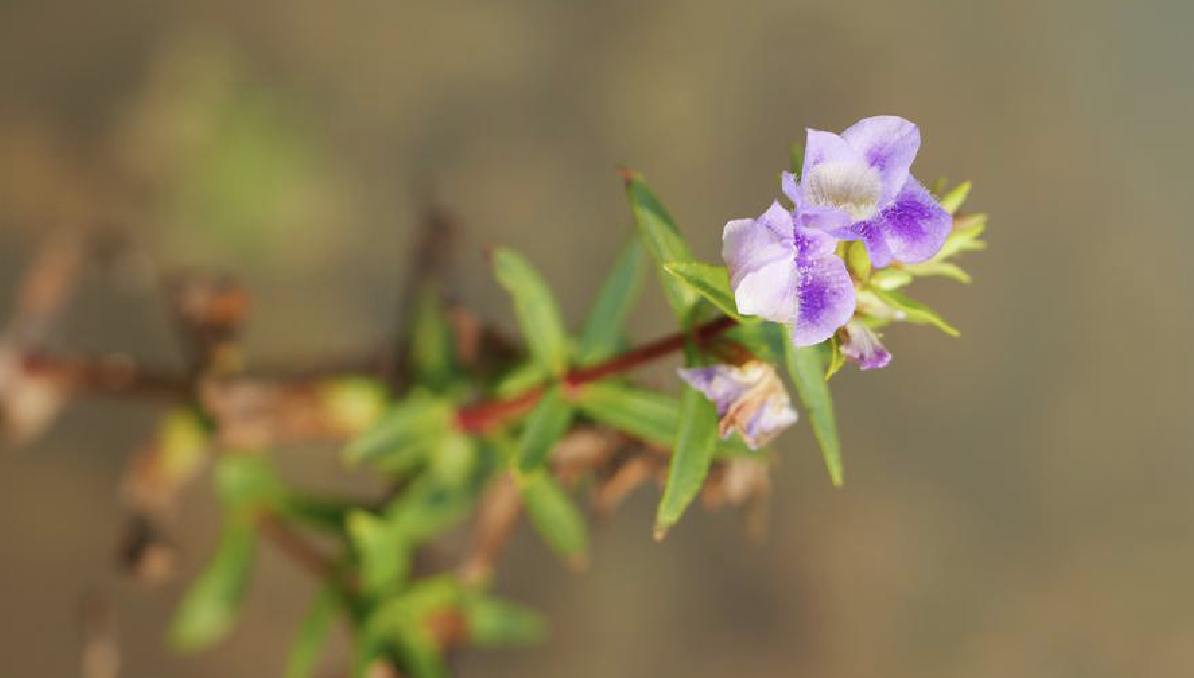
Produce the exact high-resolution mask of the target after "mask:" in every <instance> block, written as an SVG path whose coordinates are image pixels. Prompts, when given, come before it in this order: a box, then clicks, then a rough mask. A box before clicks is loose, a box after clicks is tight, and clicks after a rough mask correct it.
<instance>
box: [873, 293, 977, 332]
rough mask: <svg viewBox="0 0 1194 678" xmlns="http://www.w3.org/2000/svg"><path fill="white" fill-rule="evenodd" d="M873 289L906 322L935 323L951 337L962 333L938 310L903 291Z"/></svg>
mask: <svg viewBox="0 0 1194 678" xmlns="http://www.w3.org/2000/svg"><path fill="white" fill-rule="evenodd" d="M872 291H873V292H874V293H875V296H877V297H879V299H880V300H881V301H883V303H885V304H887V305H888V306H890V307H892V308H893V309H895V310H896V311H897V312H898V313H901V314H903V317H902V318H901V319H902V320H904V321H906V322H910V323H913V324H915V325H933V326H935V327H937V328H938V329H940V330H941V331H942V332H945V333H946V334H948V335H949V336H951V337H956V336H959V335H960V334H961V333H960V332H958V330H957V329H956V328H954V326H953V325H950V324H949V323H947V322H945V320H944V319H942V317H941V316H939V315H937V312H936V311H934V310H933V309H931V308H929V307H928V306H925V305H924V304H922V303H920V302H919V301H916V300H914V299H911V298H909V297H908V296H907V295H905V294H903V293H902V292H897V291H894V290H893V291H887V290H880V289H875V290H872Z"/></svg>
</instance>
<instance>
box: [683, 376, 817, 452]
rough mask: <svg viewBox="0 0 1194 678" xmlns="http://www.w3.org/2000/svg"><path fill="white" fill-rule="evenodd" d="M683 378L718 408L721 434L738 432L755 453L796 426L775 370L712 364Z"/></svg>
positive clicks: (719, 431) (793, 415)
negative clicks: (787, 429)
mask: <svg viewBox="0 0 1194 678" xmlns="http://www.w3.org/2000/svg"><path fill="white" fill-rule="evenodd" d="M677 372H678V373H679V374H680V378H681V379H683V380H684V381H686V382H688V384H689V385H690V386H692V387H693V388H695V389H696V390H698V391H700V392H701V393H703V394H704V395H705V397H706V398H708V399H709V400H711V401H713V403H714V404H715V405H716V406H717V416H718V417H719V418H720V420H721V421H720V424H719V425H718V433H720V434H721V437H722V438H727V437H729V435H730V434H731V433H733V432H734V431H737V432H738V434H739V435H740V436H742V440H743V441H744V442H745V443H746V444H747V446H748V447H750V449H752V450H756V449H758V448H759V447H762V446H763V445H766V444H767V443H768V442H770V441H771V439H773V438H774V437H775V436H777V435H779V433H780V431H782V430H784V429H785V428H787V427H789V426H791V425H792V424H794V423H796V410H794V409H792V403H791V401H790V400H789V398H788V392H787V391H786V390H784V385H783V382H782V381H780V379H779V375H777V374H776V373H775V368H774V367H772V366H771V365H768V364H767V363H763V362H759V361H757V360H752V361H750V362H747V363H745V364H743V365H740V366H734V365H713V366H711V367H692V368H681V369H679V370H677Z"/></svg>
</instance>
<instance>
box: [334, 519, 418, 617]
mask: <svg viewBox="0 0 1194 678" xmlns="http://www.w3.org/2000/svg"><path fill="white" fill-rule="evenodd" d="M348 539H349V542H350V543H351V544H352V547H353V550H354V551H355V553H356V555H357V559H358V560H359V561H360V573H361V589H362V590H363V591H364V592H365V593H366V594H368V595H370V596H374V597H382V596H384V595H385V594H386V593H388V592H391V591H393V590H395V589H396V588H397V587H398V586H399V585H400V584H401V583H402V581H403V580H404V579H405V578H406V575H407V572H408V571H409V569H410V549H409V547H408V546H407V544H406V542H405V541H404V540H403V539H402V537H401V535H400V534H399V533H398V531H397V530H396V529H395V528H394V527H393V526H392V525H391V524H390V523H389V522H388V521H386V520H383V519H382V518H379V517H377V516H375V515H373V514H371V513H369V512H367V511H363V510H357V511H353V512H352V514H351V515H349V517H348Z"/></svg>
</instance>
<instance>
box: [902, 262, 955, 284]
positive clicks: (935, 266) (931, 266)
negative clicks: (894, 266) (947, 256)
mask: <svg viewBox="0 0 1194 678" xmlns="http://www.w3.org/2000/svg"><path fill="white" fill-rule="evenodd" d="M904 270H905V271H908V272H909V273H911V274H912V275H919V276H940V277H943V278H950V279H951V280H957V281H958V282H960V283H966V284H969V283H970V275H969V274H968V273H966V271H963V270H962V269H961V267H959V266H958V265H957V264H951V263H950V262H948V261H926V262H924V263H923V264H904Z"/></svg>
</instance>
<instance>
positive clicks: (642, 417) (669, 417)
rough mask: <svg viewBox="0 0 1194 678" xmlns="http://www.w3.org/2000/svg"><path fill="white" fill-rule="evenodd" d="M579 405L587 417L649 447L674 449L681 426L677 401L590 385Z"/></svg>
mask: <svg viewBox="0 0 1194 678" xmlns="http://www.w3.org/2000/svg"><path fill="white" fill-rule="evenodd" d="M576 405H577V407H579V408H580V410H581V411H583V412H584V413H585V414H587V415H588V416H590V417H592V418H593V419H595V420H597V421H598V422H600V423H602V424H605V425H607V426H610V427H613V428H615V429H617V430H619V431H624V432H626V433H628V434H630V435H631V436H634V437H635V438H639V439H642V440H645V441H647V442H649V443H654V444H656V445H661V446H664V447H667V448H671V446H672V444H673V443H675V441H676V429H677V428H678V426H679V424H680V405H679V403H678V402H677V401H676V399H675V398H672V397H670V396H666V395H663V394H661V393H654V392H652V391H645V390H642V389H637V388H633V387H630V386H624V385H621V384H615V383H610V382H596V383H592V384H588V385H587V386H585V387H584V388H583V389H581V390H580V392H579V393H578V395H577V398H576Z"/></svg>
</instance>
